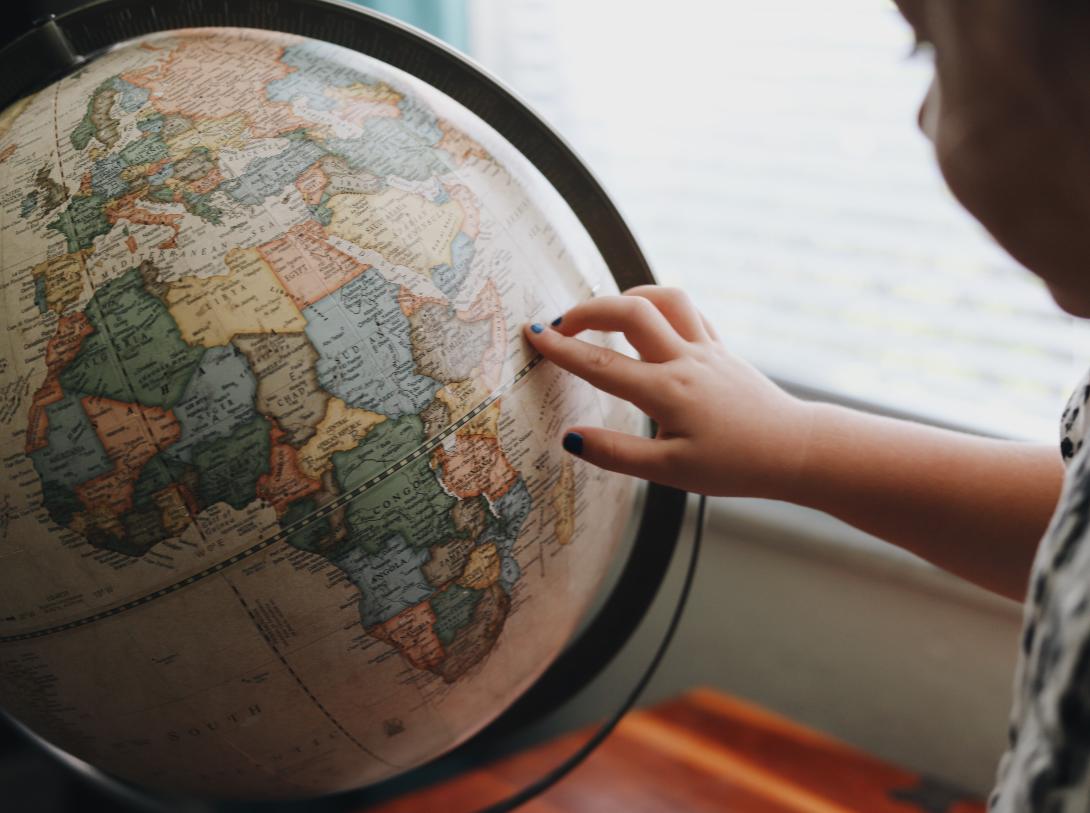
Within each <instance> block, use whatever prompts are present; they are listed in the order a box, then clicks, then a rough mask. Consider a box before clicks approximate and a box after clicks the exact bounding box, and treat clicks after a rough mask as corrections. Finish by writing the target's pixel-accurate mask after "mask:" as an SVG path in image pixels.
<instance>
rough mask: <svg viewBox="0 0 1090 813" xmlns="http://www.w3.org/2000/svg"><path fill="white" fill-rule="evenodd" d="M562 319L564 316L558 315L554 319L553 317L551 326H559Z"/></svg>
mask: <svg viewBox="0 0 1090 813" xmlns="http://www.w3.org/2000/svg"><path fill="white" fill-rule="evenodd" d="M563 321H564V317H563V316H558V317H556V318H555V319H553V321H552V326H553V327H560V323H561V322H563Z"/></svg>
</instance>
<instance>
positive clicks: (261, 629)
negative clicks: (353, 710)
mask: <svg viewBox="0 0 1090 813" xmlns="http://www.w3.org/2000/svg"><path fill="white" fill-rule="evenodd" d="M224 581H225V582H227V584H228V586H229V587H230V588H231V590H232V591H233V592H234V594H235V598H237V599H238V601H239V604H241V605H242V609H244V610H245V611H246V615H248V616H249V617H250V623H251V624H253V625H254V627H256V628H257V631H258V633H259V634H260V635H261V637H262V638H263V639H264V640H265V643H266V644H267V645H268V647H269V649H271V650H272V651H273V654H274V655H276V657H277V658H278V659H279V660H280V663H282V664H283V665H284V668H285V669H287V670H288V674H289V675H291V676H292V679H293V680H294V681H295V683H296V685H297V686H298V687H299V688H300V689H302V690H303V693H304V694H306V696H307V697H309V698H310V701H311V702H312V703H313V704H314V705H315V706H316V707H317V709H318V711H320V712H321V713H322V714H323V715H324V716H325V718H326V719H327V720H329V722H330V723H331V724H332V725H333V727H334V728H336V729H337V730H338V731H340V732H341V734H343V735H344V736H345V737H347V738H348V741H349V742H351V743H352V744H353V745H354V746H356V748H358V749H359V750H360V751H362V752H363V753H365V754H367V756H369V757H371V758H372V759H374V760H376V761H378V762H381V763H382V764H383V765H386V766H387V767H390V768H402V767H404V766H401V765H394V764H393V763H392V762H388V761H387V760H385V759H383V758H382V757H380V756H379V755H378V754H376V753H375V752H374V751H372V750H371V749H370V748H368V747H367V746H366V745H364V744H363V743H362V742H360V741H359V740H358V739H356V737H355V736H353V735H352V733H351V732H350V731H349V730H348V729H347V728H345V727H344V726H343V725H342V724H341V721H340V720H338V719H337V718H336V717H334V716H333V714H332V713H331V712H330V711H329V709H327V708H326V707H325V704H324V703H323V702H322V701H321V700H319V699H318V698H317V697H316V696H315V695H314V692H312V691H311V690H310V687H309V686H307V684H306V683H304V682H303V678H302V677H300V676H299V673H298V672H296V671H295V667H294V666H292V665H291V664H290V663H289V662H288V659H287V657H286V656H285V655H284V653H283V652H281V651H280V647H278V646H277V645H276V642H275V641H274V640H273V638H272V636H271V635H270V634H269V631H268V630H267V629H266V628H265V625H264V624H262V623H261V622H260V621H258V619H257V616H255V615H254V611H253V609H251V607H250V604H249V602H247V601H246V598H245V597H244V596H243V595H242V591H240V590H239V589H238V587H236V586H235V583H234V582H233V581H231V580H230V579H229V578H227V577H226V576H224Z"/></svg>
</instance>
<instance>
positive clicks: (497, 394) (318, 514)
mask: <svg viewBox="0 0 1090 813" xmlns="http://www.w3.org/2000/svg"><path fill="white" fill-rule="evenodd" d="M544 360H545V359H544V357H543V356H542V355H540V354H537V353H535V354H534V356H533V358H531V359H530V361H529V362H527V364H526V365H525V366H523V368H522V369H521V370H519V371H518V372H516V373H515V374H514V376H512V377H511V379H510V380H509V381H507V382H506V383H504V384H502V385H501V386H500V387H498V388H497V389H496V390H495V391H494V392H493V393H492V394H491V395H489V396H488V397H487V398H486V399H484V400H483V401H481V403H479V404H478V405H477V406H475V407H474V408H473V409H471V410H470V411H469V412H467V413H466V414H465V415H463V416H462V417H461V418H459V419H458V420H457V421H455V422H454V423H452V424H450V425H449V426H447V427H446V428H444V429H443V430H442V431H441V432H438V433H436V434H435V435H434V436H433V437H431V438H429V439H428V440H426V441H424V442H423V443H422V444H420V445H419V446H417V447H416V448H415V449H414V450H413V451H411V452H409V453H408V454H407V455H405V456H404V457H402V458H401V459H400V460H397V461H395V462H393V463H391V464H390V465H389V466H387V467H386V468H385V469H383V470H382V471H380V472H378V473H377V474H374V475H372V476H371V477H369V478H368V479H367V480H364V481H363V482H362V483H360V484H359V485H358V486H356V487H355V488H353V489H352V490H351V491H348V492H346V493H344V494H341V495H340V496H338V497H336V498H334V499H332V500H330V501H329V502H327V503H326V504H325V505H322V506H320V507H319V508H316V509H315V510H314V511H312V512H311V513H309V514H307V515H306V516H304V517H300V518H299V519H297V520H296V521H295V522H293V523H291V524H290V525H286V526H282V527H281V528H280V529H279V530H277V531H276V532H274V533H271V534H269V535H268V536H266V537H265V538H264V539H262V540H260V541H259V542H257V543H255V544H253V545H251V546H250V547H248V548H246V550H243V551H239V552H238V553H236V554H234V555H233V556H228V557H227V558H226V559H222V560H220V561H219V562H216V563H215V564H214V565H210V566H209V567H206V568H205V569H204V570H201V571H199V572H198V573H194V574H192V575H190V576H187V577H186V578H184V579H180V580H178V581H176V582H174V583H173V584H168V585H166V586H165V587H161V588H159V589H158V590H155V591H153V592H151V593H146V594H145V595H143V596H139V597H137V598H135V599H132V600H131V601H126V602H125V603H123V604H118V605H116V606H114V607H110V608H107V609H105V610H99V611H98V612H95V613H92V614H91V615H86V616H84V617H83V618H77V619H75V620H73V621H67V622H65V623H63V624H57V625H56V626H52V627H43V628H41V629H37V630H31V631H30V632H21V633H17V634H15V635H2V636H0V645H2V644H13V643H18V642H19V641H29V640H32V639H34V638H44V637H45V636H47V635H55V634H57V633H59V632H67V631H68V630H72V629H76V628H77V627H83V626H86V625H88V624H94V623H95V622H97V621H104V620H105V619H107V618H113V617H114V616H115V615H120V614H121V613H123V612H126V611H127V610H132V609H135V608H137V607H141V606H143V605H145V604H150V603H151V602H153V601H156V600H158V599H161V598H163V597H164V596H167V595H169V594H171V593H176V592H177V591H179V590H181V589H183V588H185V587H189V586H190V585H192V584H196V583H197V582H199V581H203V580H204V579H207V578H208V577H209V576H215V575H216V574H218V573H222V572H223V571H225V570H227V569H228V568H231V567H234V566H235V565H237V564H238V563H239V562H241V561H243V560H245V559H249V558H250V557H251V556H253V555H254V554H257V553H260V552H261V551H263V550H265V549H266V548H268V547H270V546H272V545H275V544H276V543H278V542H282V541H284V540H285V539H287V538H288V537H289V536H291V535H292V534H294V533H296V532H297V531H300V530H302V529H303V528H305V527H307V526H308V525H310V524H311V523H313V522H317V521H318V520H319V519H323V518H325V517H327V516H328V515H329V514H331V513H333V512H334V511H336V510H337V509H338V508H342V507H344V506H345V505H347V504H348V503H349V502H351V501H352V500H354V499H356V497H359V496H360V495H361V494H363V493H364V492H367V491H370V490H371V489H372V488H374V487H375V486H377V485H378V484H379V483H381V482H383V481H384V480H386V479H387V478H388V477H390V476H392V475H393V474H395V473H396V472H398V471H400V470H401V469H403V468H404V467H405V466H407V465H409V464H410V463H412V462H414V461H416V460H419V459H420V458H421V457H423V456H424V455H426V454H428V453H429V452H430V451H432V450H433V449H435V447H437V446H438V445H439V444H440V443H442V442H443V441H444V440H446V439H447V438H448V437H450V436H451V435H453V434H454V433H455V432H457V431H458V430H459V429H461V428H462V427H463V426H465V425H466V424H467V423H469V422H470V421H472V420H473V419H474V418H476V417H477V416H478V415H480V414H481V413H482V412H484V411H485V410H486V409H488V408H489V407H490V406H492V404H494V403H495V402H496V401H498V400H499V399H500V398H502V397H503V396H504V395H506V394H507V393H508V392H510V391H511V389H512V388H513V387H514V386H515V385H516V384H517V383H518V382H519V381H521V380H522V379H523V378H525V377H526V376H527V375H529V374H530V372H531V371H532V370H533V369H534V368H535V367H537V366H538V365H539V364H540V363H541V362H542V361H544Z"/></svg>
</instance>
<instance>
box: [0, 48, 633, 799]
mask: <svg viewBox="0 0 1090 813" xmlns="http://www.w3.org/2000/svg"><path fill="white" fill-rule="evenodd" d="M0 189H2V190H3V222H2V226H0V297H2V300H0V301H2V307H0V318H2V319H3V334H4V336H5V337H6V341H4V342H3V345H2V349H0V459H2V464H3V469H4V478H3V481H2V485H0V515H2V522H0V700H2V703H3V705H4V707H5V708H6V709H7V710H8V711H9V712H11V713H12V714H13V715H14V716H15V717H16V718H17V719H19V720H20V721H22V722H23V723H25V724H26V725H27V726H29V727H30V728H31V729H32V730H33V731H35V732H37V733H38V734H40V735H41V736H43V737H44V738H45V739H47V740H48V741H49V742H51V743H53V744H55V745H56V746H58V747H60V748H62V749H64V750H66V751H68V752H70V753H71V754H73V755H75V756H76V757H78V758H80V759H83V760H86V761H87V762H89V763H91V764H92V765H95V766H97V767H99V768H101V769H103V770H104V771H107V772H109V773H111V774H114V775H117V776H119V777H122V778H124V779H126V780H129V781H132V782H135V783H138V784H140V785H143V786H147V787H151V788H156V789H167V790H172V791H180V792H184V793H191V794H199V795H215V796H229V797H269V796H272V797H292V796H306V795H311V794H318V793H326V792H331V791H336V790H341V789H347V788H354V787H359V786H362V785H366V784H369V783H373V782H377V781H379V780H382V779H384V778H387V777H390V776H393V775H395V774H397V773H399V772H402V771H404V770H407V769H410V768H412V767H415V766H418V765H420V764H422V763H424V762H426V761H428V760H430V759H433V758H435V757H436V756H438V755H440V754H442V753H444V752H446V751H448V750H449V749H451V748H453V747H454V746H456V745H457V744H459V743H460V742H462V741H464V740H465V739H467V738H468V737H470V736H471V735H472V734H473V733H474V732H476V731H478V730H479V729H480V728H482V727H483V726H484V725H486V724H487V723H488V722H490V721H491V720H493V719H494V718H495V717H496V716H497V715H498V714H499V713H500V712H501V711H503V710H504V709H505V708H506V707H508V706H509V705H510V704H511V703H512V702H513V701H514V700H515V699H516V698H518V697H519V695H520V694H522V693H523V692H524V691H525V690H526V688H527V687H528V686H530V685H531V684H532V683H533V682H534V681H535V679H536V678H538V677H539V676H540V674H541V673H542V672H543V671H544V669H545V668H546V667H547V666H548V665H549V663H550V662H551V661H552V660H553V659H554V658H555V657H556V655H557V654H558V653H559V652H560V651H561V650H562V649H563V647H564V645H565V644H566V642H567V641H568V640H569V639H570V637H571V636H572V633H573V630H575V629H576V627H577V625H578V624H579V622H580V620H581V619H582V618H583V616H584V614H585V613H586V611H587V609H588V607H589V606H590V605H591V604H592V602H593V601H594V600H595V598H596V596H597V594H598V592H599V590H600V587H601V584H602V581H603V578H604V576H605V575H606V573H607V571H608V570H609V568H610V565H611V561H612V560H613V559H614V557H615V556H616V554H617V549H618V543H619V538H620V536H621V534H622V530H623V528H624V526H625V523H626V521H627V519H628V517H629V515H630V513H631V511H632V508H633V500H634V494H633V486H632V484H631V482H629V481H627V480H625V479H624V478H620V477H617V476H615V475H611V474H608V473H605V472H601V471H598V470H594V469H591V468H590V467H587V466H585V465H584V464H583V463H581V462H580V461H579V460H577V459H575V458H572V457H570V456H566V455H565V453H564V452H563V451H562V450H561V448H560V444H559V433H560V432H561V431H562V430H563V428H564V427H565V426H568V425H570V424H572V423H575V422H592V423H596V424H599V425H604V426H608V427H612V428H614V429H618V430H621V431H638V430H639V428H640V426H641V417H640V416H639V415H638V414H637V413H636V412H635V411H634V410H633V409H632V408H631V407H630V406H628V405H626V404H623V403H621V402H619V401H617V400H615V399H611V398H608V397H606V396H604V395H601V394H599V393H597V392H596V391H594V390H592V389H591V388H589V387H588V386H586V385H585V384H582V383H581V382H579V381H578V380H576V379H574V378H573V377H571V376H568V375H567V374H565V373H562V372H561V371H559V370H557V369H556V368H554V367H552V366H551V365H548V364H546V363H544V362H542V361H541V360H540V358H539V357H535V356H534V355H533V354H532V353H531V351H530V349H529V348H528V346H527V345H526V344H525V342H523V341H522V339H521V337H520V329H521V326H522V325H523V324H524V323H525V322H526V321H529V320H536V321H548V320H551V319H552V318H553V317H554V316H556V315H558V314H560V313H562V312H563V311H564V310H565V309H567V308H568V307H570V306H571V305H573V304H575V303H576V302H578V301H580V300H582V299H585V298H587V297H588V296H590V295H592V293H593V292H594V291H599V290H600V291H602V292H610V291H615V287H614V284H613V282H612V278H611V275H610V274H609V272H608V269H607V268H606V267H605V264H604V263H603V261H602V259H601V257H600V256H599V254H598V253H597V252H596V251H595V249H594V245H593V243H592V242H591V240H590V238H589V237H588V235H587V234H586V232H585V231H584V230H583V229H582V227H581V226H580V225H579V223H578V221H577V220H576V219H575V217H574V216H573V215H572V213H571V211H570V210H569V209H568V208H567V207H566V206H565V204H564V203H563V201H562V199H561V198H560V196H559V195H558V194H557V193H556V191H555V190H553V189H552V188H551V187H550V186H549V184H548V183H547V182H545V180H544V179H543V178H542V177H541V176H540V175H539V174H538V173H537V171H536V170H535V169H534V168H533V167H532V166H531V164H530V163H529V162H528V161H527V160H526V159H525V158H524V157H523V156H522V155H520V154H519V153H518V152H517V151H516V150H515V149H514V148H513V147H512V146H511V145H510V144H509V143H507V142H506V141H505V140H504V139H503V138H502V137H500V136H499V135H498V134H497V133H496V132H495V131H494V130H493V129H492V128H491V127H490V126H489V125H488V124H487V123H486V122H484V121H482V120H480V119H479V118H477V117H475V116H474V115H473V114H472V113H470V112H469V111H468V110H466V109H465V108H463V107H462V106H460V105H459V104H457V103H456V102H454V101H453V100H451V99H450V98H448V97H446V96H444V95H442V94H441V93H439V92H438V91H436V90H435V89H434V88H431V87H429V86H427V85H426V84H424V83H423V82H421V81H419V80H417V79H415V78H413V77H411V76H409V75H407V74H405V73H402V72H400V71H398V70H396V69H394V68H392V67H390V66H388V65H385V64H383V63H381V62H378V61H376V60H374V59H371V58H369V57H366V56H364V55H361V54H358V53H355V52H352V51H348V50H346V49H342V48H339V47H336V46H332V45H329V44H324V43H321V42H317V41H313V40H307V39H302V38H299V37H294V36H289V35H286V34H279V33H271V32H263V31H257V30H246V29H224V28H215V29H191V30H181V31H173V32H167V33H164V34H157V35H153V36H148V37H143V38H140V39H138V40H134V41H130V42H127V43H124V44H122V45H120V46H117V47H115V48H113V49H111V50H110V51H109V52H107V53H105V54H103V55H101V56H99V57H98V58H96V59H94V60H92V61H91V62H89V63H88V64H87V65H85V66H84V67H82V68H81V69H80V70H79V72H77V73H75V74H73V75H70V76H67V77H65V78H63V79H61V80H59V81H57V82H55V83H54V84H52V85H50V86H49V87H47V88H45V89H44V90H42V91H40V92H38V93H36V94H35V95H33V96H30V97H29V98H26V99H23V100H22V101H20V102H18V103H17V104H15V105H13V106H12V107H10V108H9V109H8V110H6V111H4V112H3V114H2V115H0Z"/></svg>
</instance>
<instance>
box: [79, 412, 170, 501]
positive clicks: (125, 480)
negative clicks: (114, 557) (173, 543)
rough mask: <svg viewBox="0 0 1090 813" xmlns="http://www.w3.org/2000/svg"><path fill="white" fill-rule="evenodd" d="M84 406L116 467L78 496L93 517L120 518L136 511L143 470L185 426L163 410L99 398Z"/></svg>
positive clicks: (86, 484)
mask: <svg viewBox="0 0 1090 813" xmlns="http://www.w3.org/2000/svg"><path fill="white" fill-rule="evenodd" d="M82 404H83V411H84V412H85V413H87V418H88V419H89V420H90V422H91V426H92V427H94V430H95V434H96V435H98V439H99V441H100V442H101V443H102V448H103V449H104V450H105V451H106V455H107V457H109V458H110V460H112V461H113V463H114V468H113V470H112V471H108V472H106V473H105V474H103V475H100V476H99V477H95V478H94V479H93V480H88V481H86V482H84V483H81V484H79V485H78V486H76V489H75V491H76V496H78V497H79V499H80V502H82V503H83V504H84V505H85V506H86V507H87V510H88V511H89V512H90V513H92V514H95V515H99V516H100V515H102V514H104V513H105V514H111V515H113V516H118V517H120V516H122V515H123V514H124V513H125V512H127V511H129V510H131V509H132V493H133V488H134V487H135V485H136V478H137V477H139V475H140V471H141V469H143V468H144V465H145V464H146V463H147V462H148V461H149V460H151V459H152V458H153V457H155V455H157V454H159V452H161V451H162V450H163V449H165V448H167V447H168V446H170V445H171V444H173V443H176V442H177V441H178V438H180V437H181V435H182V427H181V424H180V423H178V419H177V418H175V417H174V413H173V412H170V411H168V410H164V409H161V408H159V407H146V406H142V405H140V404H129V403H125V402H123V401H115V400H113V399H112V398H102V397H99V396H96V395H88V396H86V397H84V398H83V399H82Z"/></svg>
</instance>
